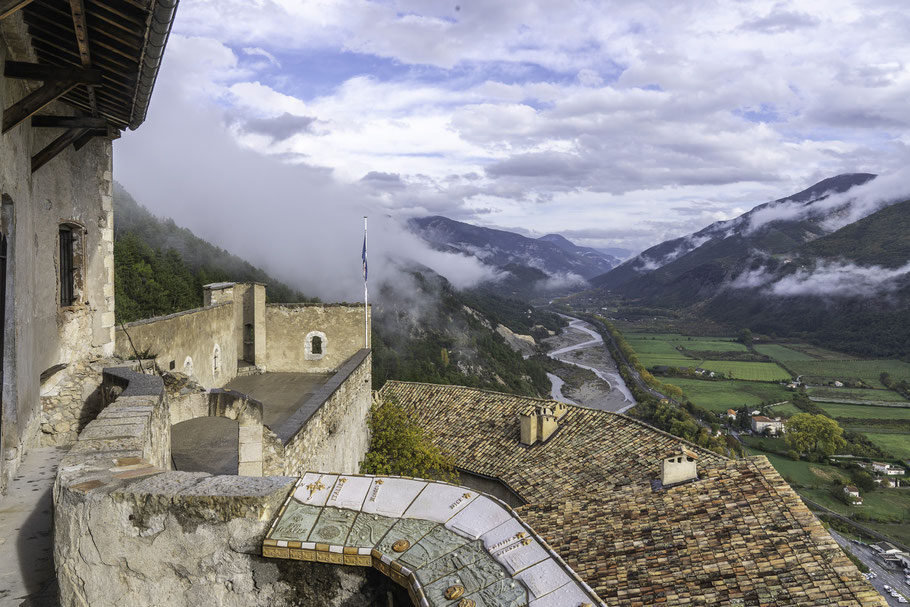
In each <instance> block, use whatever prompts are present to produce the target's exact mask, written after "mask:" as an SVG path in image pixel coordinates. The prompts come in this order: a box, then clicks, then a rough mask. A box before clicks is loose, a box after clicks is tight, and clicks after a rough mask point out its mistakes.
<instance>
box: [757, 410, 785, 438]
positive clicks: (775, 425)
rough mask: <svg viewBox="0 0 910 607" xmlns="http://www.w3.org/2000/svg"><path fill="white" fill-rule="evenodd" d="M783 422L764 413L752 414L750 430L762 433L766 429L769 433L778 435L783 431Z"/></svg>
mask: <svg viewBox="0 0 910 607" xmlns="http://www.w3.org/2000/svg"><path fill="white" fill-rule="evenodd" d="M784 425H785V422H784V420H782V419H781V418H779V417H775V418H774V419H771V418H770V417H765V416H764V415H753V416H752V432H754V433H755V434H764V433H765V431H767V432H768V433H770V434H773V435H775V436H776V435H778V434H783V433H784Z"/></svg>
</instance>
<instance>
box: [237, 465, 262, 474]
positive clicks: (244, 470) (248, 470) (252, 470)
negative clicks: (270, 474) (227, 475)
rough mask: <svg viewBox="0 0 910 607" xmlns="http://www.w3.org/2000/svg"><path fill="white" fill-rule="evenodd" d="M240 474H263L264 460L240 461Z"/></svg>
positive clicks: (238, 466) (238, 470) (238, 467)
mask: <svg viewBox="0 0 910 607" xmlns="http://www.w3.org/2000/svg"><path fill="white" fill-rule="evenodd" d="M237 474H238V475H239V476H262V462H261V461H258V462H240V463H239V464H238V465H237Z"/></svg>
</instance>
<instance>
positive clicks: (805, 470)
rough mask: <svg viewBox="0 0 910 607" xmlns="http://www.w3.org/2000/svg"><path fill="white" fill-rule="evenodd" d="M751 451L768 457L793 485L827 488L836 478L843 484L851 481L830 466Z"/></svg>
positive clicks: (753, 453)
mask: <svg viewBox="0 0 910 607" xmlns="http://www.w3.org/2000/svg"><path fill="white" fill-rule="evenodd" d="M749 451H750V453H751V454H752V455H764V456H766V457H767V458H768V460H769V461H770V462H771V465H773V466H774V468H775V469H776V470H777V471H778V472H779V473H780V475H781V476H783V477H784V478H785V479H787V480H788V481H791V484H793V485H797V486H801V487H827V486H829V485H830V484H831V479H835V478H836V479H838V480H839V481H840V482H842V483H847V482H849V480H850V477H849V476H848V475H847V474H846V473H845V472H844V471H843V470H841V469H840V468H835V467H834V466H829V465H828V464H816V463H812V462H805V461H794V460H792V459H789V458H786V457H784V456H782V455H775V454H774V453H765V452H762V451H757V450H754V449H749Z"/></svg>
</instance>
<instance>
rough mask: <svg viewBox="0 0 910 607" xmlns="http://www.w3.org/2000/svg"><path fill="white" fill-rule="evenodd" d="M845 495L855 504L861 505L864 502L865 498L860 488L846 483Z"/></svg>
mask: <svg viewBox="0 0 910 607" xmlns="http://www.w3.org/2000/svg"><path fill="white" fill-rule="evenodd" d="M844 495H845V496H846V497H847V501H848V502H850V503H851V504H853V505H854V506H859V505H861V504H862V503H863V498H862V496H861V495H860V494H859V489H857V488H856V487H854V486H852V485H846V486H845V487H844Z"/></svg>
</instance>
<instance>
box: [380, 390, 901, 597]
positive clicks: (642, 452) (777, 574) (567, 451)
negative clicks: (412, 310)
mask: <svg viewBox="0 0 910 607" xmlns="http://www.w3.org/2000/svg"><path fill="white" fill-rule="evenodd" d="M381 394H382V395H383V396H384V397H393V398H395V399H396V400H397V401H398V402H399V403H400V404H401V405H402V406H403V407H405V408H406V409H407V410H409V411H411V412H412V413H413V414H414V415H415V417H416V418H417V419H418V420H419V422H420V423H421V424H422V425H423V426H424V427H426V428H428V429H429V430H431V431H432V433H433V434H434V440H435V442H436V443H437V444H438V445H439V446H440V447H442V448H443V449H445V450H446V451H448V452H449V453H451V454H452V455H453V457H454V458H455V462H456V465H457V466H458V467H459V468H461V469H463V470H466V471H469V472H474V473H477V474H482V475H485V476H490V477H495V478H498V479H500V480H501V481H503V482H504V483H506V484H507V485H508V486H509V487H510V488H511V489H512V490H513V491H515V492H516V493H517V494H518V495H520V496H521V497H522V498H523V499H525V500H526V501H527V502H528V504H527V505H526V506H523V507H521V508H519V509H518V512H519V513H520V515H521V516H522V517H523V518H524V519H525V520H526V521H527V522H528V523H530V524H531V526H532V527H533V528H534V529H535V530H536V531H537V532H538V533H539V534H540V535H541V536H542V537H543V538H544V539H545V540H546V541H547V542H549V543H550V545H551V546H552V547H553V548H554V549H555V550H556V552H557V553H558V554H559V555H560V556H562V557H563V558H564V559H565V560H566V562H567V563H568V565H569V566H570V567H572V568H573V569H574V570H575V572H576V573H578V575H579V576H581V578H582V579H583V580H584V581H585V582H586V583H587V584H589V585H590V586H591V587H592V588H593V589H594V590H595V591H596V592H597V593H598V594H599V595H600V596H601V598H602V599H603V600H604V601H605V602H606V603H607V604H608V605H652V604H657V603H661V604H667V605H713V604H733V605H797V604H798V605H842V606H845V605H880V606H884V605H887V603H886V602H885V600H884V598H883V597H882V596H881V595H880V594H878V593H877V592H876V591H875V590H874V589H873V588H872V587H871V586H870V585H869V584H868V582H866V580H865V579H863V577H862V576H861V574H860V573H859V572H858V571H857V569H856V568H855V567H854V566H853V564H852V563H851V562H850V561H849V560H848V559H847V558H846V556H845V555H844V553H843V552H842V551H841V550H840V548H839V547H838V546H837V544H836V543H835V542H834V540H833V539H832V538H831V536H830V535H829V534H828V533H827V532H826V531H825V529H824V528H823V527H822V526H821V524H820V523H819V522H818V520H817V519H816V518H815V516H814V515H813V514H812V513H811V512H810V511H809V510H808V509H807V508H806V507H805V505H803V503H802V501H801V500H800V499H799V497H798V496H797V495H796V493H795V492H794V491H793V490H792V489H791V488H790V487H789V485H787V483H786V482H785V481H784V480H783V479H782V478H781V476H780V475H779V474H778V473H777V472H776V471H775V470H774V468H773V467H772V466H771V465H770V463H768V460H767V459H766V458H764V457H751V458H746V459H742V460H731V459H728V458H725V457H722V456H720V455H717V454H716V453H713V452H710V451H707V450H705V449H702V448H700V447H697V446H695V445H692V444H690V443H687V442H685V441H683V440H681V439H679V438H676V437H674V436H671V435H669V434H667V433H664V432H661V431H660V430H657V429H655V428H653V427H651V426H648V425H647V424H644V423H642V422H639V421H637V420H634V419H632V418H629V417H626V416H623V415H619V414H616V413H609V412H605V411H596V410H593V409H585V408H583V407H575V406H571V405H570V406H569V407H568V411H567V413H566V415H565V416H564V417H563V418H562V420H560V422H559V430H558V431H557V432H556V434H554V435H553V437H552V438H551V439H550V440H549V441H547V442H546V443H543V444H536V445H534V446H531V447H526V446H522V445H519V440H518V439H519V413H520V412H521V411H523V410H526V409H527V408H528V406H538V405H545V404H546V403H548V402H550V401H546V400H542V399H532V398H525V397H519V396H513V395H508V394H500V393H496V392H489V391H484V390H476V389H472V388H463V387H456V386H439V385H430V384H416V383H403V382H388V383H386V385H385V387H384V388H383V390H382V392H381ZM682 448H685V449H687V450H690V451H693V452H695V453H697V454H698V473H699V479H698V480H697V481H694V482H690V483H686V484H683V485H679V486H676V487H672V488H669V489H665V490H659V491H655V490H653V489H652V485H651V482H650V481H651V480H653V479H657V478H659V477H660V466H661V460H662V458H663V457H664V456H665V455H666V454H667V453H669V452H671V451H674V450H677V451H678V450H680V449H682Z"/></svg>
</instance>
